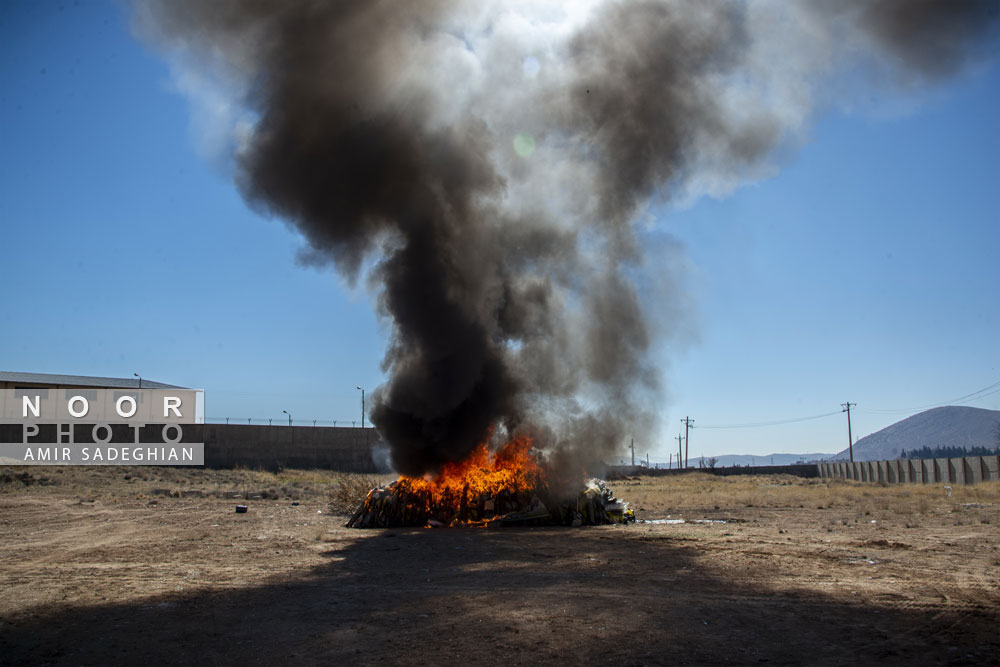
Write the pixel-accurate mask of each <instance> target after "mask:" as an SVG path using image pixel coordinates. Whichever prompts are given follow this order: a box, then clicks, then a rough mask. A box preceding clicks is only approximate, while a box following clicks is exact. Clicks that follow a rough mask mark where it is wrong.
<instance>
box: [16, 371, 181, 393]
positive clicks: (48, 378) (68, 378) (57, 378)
mask: <svg viewBox="0 0 1000 667" xmlns="http://www.w3.org/2000/svg"><path fill="white" fill-rule="evenodd" d="M141 381H142V388H143V389H186V388H187V387H178V386H177V385H173V384H164V383H162V382H153V381H152V380H147V379H146V378H142V380H141ZM139 382H140V379H139V378H136V377H132V378H105V377H92V376H89V375H52V374H49V373H15V372H13V371H0V389H28V388H38V387H44V388H47V389H77V388H104V389H138V388H139Z"/></svg>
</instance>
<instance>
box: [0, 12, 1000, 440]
mask: <svg viewBox="0 0 1000 667" xmlns="http://www.w3.org/2000/svg"><path fill="white" fill-rule="evenodd" d="M850 102H851V104H852V106H841V107H837V108H833V109H828V110H827V111H826V113H823V114H821V115H820V116H818V117H817V118H816V119H815V122H814V124H813V125H812V126H811V128H810V129H809V130H808V133H807V140H806V141H805V143H804V144H803V145H802V146H801V147H800V148H799V149H798V150H796V151H795V152H793V153H790V154H788V155H785V156H783V157H781V158H780V159H779V160H778V161H777V162H776V166H777V167H778V169H776V170H775V172H774V173H773V174H772V175H771V176H770V177H768V178H766V179H765V180H762V181H759V182H757V183H754V184H750V185H747V186H744V187H742V188H741V189H738V190H737V191H736V192H734V193H733V194H732V195H730V196H729V197H727V198H725V199H721V200H714V199H701V200H698V201H695V202H693V203H690V204H688V205H686V206H683V207H675V206H669V205H661V206H659V207H658V208H654V209H653V212H654V213H655V215H656V223H655V225H654V226H653V227H652V229H650V230H649V231H647V232H645V235H646V237H647V238H646V240H647V241H648V242H649V246H650V247H661V246H662V247H663V248H664V251H663V253H664V254H663V258H662V261H664V262H672V263H674V265H675V266H677V267H678V270H677V275H678V276H679V277H680V280H681V282H682V287H683V291H684V294H685V295H686V298H687V300H688V301H687V303H684V304H679V305H678V306H676V311H677V319H676V320H675V321H674V322H673V324H672V326H671V329H672V330H673V334H672V335H671V336H670V337H668V338H667V339H666V340H665V341H664V343H663V345H662V355H661V357H662V368H663V378H664V381H665V383H666V385H667V386H668V388H669V397H668V401H667V402H666V403H665V405H664V406H663V411H664V424H665V427H664V430H663V432H662V438H661V440H660V441H659V442H651V443H636V450H637V454H638V453H640V452H641V453H643V454H644V453H645V452H646V451H647V450H648V451H649V452H650V454H651V458H652V459H653V460H666V458H667V455H668V452H671V451H674V450H673V447H674V446H675V444H676V442H675V441H673V440H672V438H673V437H675V436H676V435H677V433H678V431H679V429H680V428H681V424H680V421H679V420H680V419H681V418H682V417H684V416H686V415H689V416H690V417H691V418H692V419H694V420H695V427H696V428H695V430H694V431H692V434H691V455H692V456H695V455H702V454H704V455H706V456H711V455H719V454H761V455H763V454H768V453H772V452H792V453H806V452H830V453H832V452H836V451H839V450H841V449H843V448H844V447H846V445H847V442H846V440H847V426H846V419H845V418H844V416H843V415H841V414H839V413H837V414H834V415H830V416H827V417H824V418H820V419H815V420H810V421H803V422H798V423H791V424H782V425H775V426H766V427H765V426H760V427H751V428H711V429H710V428H704V427H708V426H722V425H733V424H746V423H760V422H770V421H781V420H789V419H795V418H799V417H806V416H812V415H820V414H825V413H831V412H835V411H837V410H839V408H840V404H841V403H843V402H845V401H851V402H853V403H857V408H856V409H854V411H852V418H853V420H852V421H853V427H854V435H855V437H856V438H857V437H861V436H864V435H867V434H869V433H871V432H874V431H876V430H878V429H880V428H883V427H885V426H887V425H889V424H891V423H893V422H895V421H897V420H899V419H901V418H903V417H906V416H908V415H909V414H913V413H914V412H917V411H919V409H921V408H924V407H930V406H934V405H938V404H946V403H948V402H949V401H950V400H951V399H955V398H958V397H962V396H965V395H967V394H970V393H972V392H975V391H976V390H979V389H981V388H984V387H987V386H990V385H993V384H994V383H997V382H998V381H1000V344H998V342H1000V333H998V332H1000V312H998V311H1000V224H998V223H1000V176H998V174H1000V169H998V158H997V156H998V155H1000V129H998V125H997V118H1000V68H998V66H997V64H996V62H993V63H987V64H983V65H980V66H977V67H975V68H973V69H971V70H970V71H967V72H965V73H963V74H962V75H960V76H958V77H957V78H955V79H953V80H951V81H949V82H947V83H946V84H942V85H938V86H936V87H935V88H933V89H918V90H912V91H910V92H908V93H906V94H902V93H899V94H896V95H894V96H887V97H885V98H884V99H882V98H874V99H873V98H871V96H870V95H869V96H868V97H866V98H865V99H861V100H851V101H850ZM191 117H192V116H191V109H190V105H189V104H188V102H187V100H186V99H185V98H184V97H183V96H182V95H181V94H180V93H179V92H178V91H177V89H176V85H175V83H174V82H173V81H172V79H171V74H170V71H169V70H168V67H167V65H166V64H165V63H164V61H163V60H162V59H160V58H158V57H157V56H155V55H153V54H151V53H149V52H148V51H147V50H146V49H145V48H144V47H143V46H142V45H141V44H140V43H139V42H137V41H136V40H135V39H134V38H133V36H132V34H131V32H130V29H129V22H128V17H127V13H126V10H125V9H123V8H122V7H121V6H119V5H117V4H113V3H105V2H98V1H91V2H83V3H80V4H77V3H72V2H63V3H57V2H39V3H34V2H22V3H5V4H4V5H3V6H2V7H0V156H2V158H0V225H2V230H3V239H4V242H3V246H2V257H3V260H2V262H0V299H2V305H3V308H2V309H0V344H2V346H0V369H3V370H12V371H26V372H46V373H68V374H79V375H106V376H115V377H131V376H132V374H133V373H134V372H138V373H139V374H140V375H142V376H143V377H147V378H150V379H153V380H157V381H161V382H168V383H174V384H179V385H184V386H189V387H198V388H203V389H205V396H206V412H207V415H208V417H209V418H210V419H212V418H217V419H222V418H225V417H230V418H232V419H233V420H241V419H243V420H245V419H246V418H248V417H253V418H255V419H256V420H258V421H260V420H265V421H266V419H267V418H273V419H275V421H276V422H277V421H280V420H282V419H285V418H286V417H285V416H284V415H283V414H282V410H288V411H289V412H291V413H292V415H293V416H294V418H295V420H296V422H298V423H303V424H308V423H311V421H312V420H313V419H317V420H320V422H327V423H329V422H330V421H331V420H334V419H336V420H338V423H340V424H344V423H349V422H350V421H351V420H359V419H360V414H361V407H360V393H361V392H359V391H358V390H357V389H356V388H355V387H356V386H362V387H365V388H366V389H367V390H370V389H373V388H374V387H376V386H377V385H378V384H379V383H380V381H381V378H382V373H381V370H380V361H381V357H382V351H383V348H384V344H385V332H384V331H383V330H381V329H380V327H379V325H378V323H377V322H376V320H375V317H374V315H373V314H372V309H371V305H370V302H369V297H368V295H367V294H366V293H365V291H364V290H363V289H352V288H351V287H350V286H347V285H345V284H343V283H342V281H340V280H339V279H338V278H337V277H336V276H335V275H334V274H333V273H332V272H331V271H326V270H319V269H315V268H307V267H303V266H301V265H299V264H297V263H296V259H295V257H296V251H297V249H298V248H299V247H300V246H301V240H300V238H299V237H298V236H297V234H296V233H295V232H294V231H292V230H291V229H290V228H289V227H288V226H286V225H285V224H283V223H282V222H281V221H280V220H274V219H268V218H266V217H262V216H261V215H258V214H257V213H255V212H254V211H252V210H250V209H249V208H248V207H247V205H246V204H245V203H244V201H243V200H242V199H241V197H240V196H239V193H238V192H237V191H236V188H235V187H234V186H233V184H232V179H231V174H230V173H229V170H228V167H227V165H226V164H225V162H224V161H223V160H219V159H214V158H212V157H207V156H206V154H205V151H204V150H203V147H200V146H199V137H198V133H197V131H196V129H195V128H194V127H193V125H192V120H191ZM959 403H961V404H966V405H972V406H976V407H983V408H990V409H994V410H998V409H1000V391H994V390H991V391H990V392H985V395H981V396H979V397H974V398H973V400H964V401H960V402H959Z"/></svg>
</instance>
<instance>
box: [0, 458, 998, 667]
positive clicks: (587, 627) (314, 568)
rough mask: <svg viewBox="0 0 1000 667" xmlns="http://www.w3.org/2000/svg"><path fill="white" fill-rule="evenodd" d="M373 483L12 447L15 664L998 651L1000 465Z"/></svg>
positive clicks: (2, 501) (610, 659)
mask: <svg viewBox="0 0 1000 667" xmlns="http://www.w3.org/2000/svg"><path fill="white" fill-rule="evenodd" d="M370 483H371V480H359V479H358V477H357V476H348V475H342V474H336V473H328V472H318V471H285V472H283V473H280V474H277V475H272V474H269V473H263V472H250V471H240V470H237V471H211V470H203V469H195V470H182V469H176V468H120V467H108V468H55V467H52V468H0V562H2V563H3V564H2V565H0V592H2V594H0V664H3V665H21V664H55V665H106V664H150V665H163V664H191V665H201V664H225V665H229V664H241V665H257V664H263V665H269V666H273V665H279V664H316V663H326V664H337V665H355V664H358V665H368V664H376V663H378V664H384V665H395V664H406V665H445V664H462V665H480V664H481V665H487V664H488V665H494V664H524V665H550V664H552V665H557V664H558V665H562V664H588V663H589V664H612V665H647V664H649V665H660V664H664V665H666V664H670V665H703V664H710V665H711V664H758V663H768V664H772V665H774V664H778V665H784V664H787V665H798V664H812V665H840V664H844V665H853V664H872V663H880V664H888V665H895V664H900V665H902V664H906V665H914V664H969V665H984V664H998V663H1000V633H998V628H1000V625H998V621H1000V485H998V484H997V483H988V484H980V485H977V486H973V487H955V488H954V489H953V494H952V495H951V497H949V496H948V495H947V492H946V490H945V488H944V487H943V486H942V485H936V486H927V487H921V486H893V487H887V486H878V485H863V484H857V483H851V482H826V481H822V480H803V479H797V478H792V477H784V476H771V477H730V478H715V477H709V476H707V475H700V474H690V475H684V476H680V477H661V478H637V479H631V480H624V481H618V482H614V483H612V488H613V489H614V490H615V492H616V493H617V495H619V496H620V497H622V498H624V499H626V500H630V501H631V502H632V504H633V506H635V507H637V509H638V512H637V514H638V516H639V517H640V518H641V519H645V520H657V519H660V520H664V519H669V520H671V521H674V520H679V519H683V520H684V523H639V524H637V525H630V526H602V527H590V528H576V529H573V528H506V529H503V528H496V529H494V528H475V529H473V528H451V529H449V528H445V529H424V528H420V529H391V530H352V529H347V528H344V527H343V523H344V521H345V519H346V516H345V515H346V514H347V512H348V510H349V509H351V505H352V504H353V503H354V502H356V500H357V498H358V494H359V493H360V492H361V489H363V488H364V487H366V486H367V485H369V484H370ZM235 494H241V495H251V499H250V500H248V501H243V500H237V499H234V498H232V497H229V496H233V495H235ZM253 496H260V497H259V498H255V497H253ZM238 502H239V503H243V502H245V504H247V505H248V506H249V511H248V512H247V513H245V514H237V513H235V511H234V509H235V505H236V504H237V503H238ZM293 503H297V504H293Z"/></svg>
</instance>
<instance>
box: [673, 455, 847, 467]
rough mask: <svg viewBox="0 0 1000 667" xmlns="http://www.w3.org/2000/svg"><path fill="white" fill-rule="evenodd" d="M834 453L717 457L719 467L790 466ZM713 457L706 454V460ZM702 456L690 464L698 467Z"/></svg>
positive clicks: (716, 464) (692, 460) (716, 461)
mask: <svg viewBox="0 0 1000 667" xmlns="http://www.w3.org/2000/svg"><path fill="white" fill-rule="evenodd" d="M831 456H832V454H766V455H763V456H751V455H749V454H725V455H723V456H716V457H715V466H716V467H717V468H722V467H729V466H790V465H794V464H796V463H808V462H809V461H822V460H824V459H828V458H830V457H831ZM710 458H711V457H709V456H706V457H705V460H706V462H707V461H708V460H709V459H710ZM700 461H701V459H700V458H697V459H694V458H692V459H690V460H689V461H688V463H689V465H692V466H694V467H695V468H697V467H698V466H699V462H700Z"/></svg>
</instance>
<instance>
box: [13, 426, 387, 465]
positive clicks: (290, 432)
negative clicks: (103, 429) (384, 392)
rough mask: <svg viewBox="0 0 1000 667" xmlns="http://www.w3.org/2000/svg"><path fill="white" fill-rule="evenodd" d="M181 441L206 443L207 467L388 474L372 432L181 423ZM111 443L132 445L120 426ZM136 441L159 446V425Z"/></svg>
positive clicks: (84, 432) (52, 436) (86, 429)
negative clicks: (322, 469) (329, 470)
mask: <svg viewBox="0 0 1000 667" xmlns="http://www.w3.org/2000/svg"><path fill="white" fill-rule="evenodd" d="M73 426H74V428H73V430H74V438H73V441H74V442H76V443H78V444H87V443H93V438H92V437H91V429H92V426H93V425H92V424H74V425H73ZM182 428H183V438H182V442H203V443H205V465H206V466H207V467H210V468H233V467H236V466H246V467H249V468H266V469H269V470H273V469H276V468H328V469H332V470H343V471H345V472H387V468H388V466H387V461H386V452H385V448H384V446H383V444H382V441H381V439H380V438H379V436H378V433H376V432H375V430H374V429H371V428H366V429H362V428H345V427H329V426H250V425H239V424H183V425H182ZM112 431H113V433H114V435H113V442H116V443H129V442H132V440H133V437H134V434H133V432H132V430H131V429H130V428H129V427H128V426H126V425H124V424H117V425H114V426H113V427H112ZM21 438H22V427H21V425H20V424H0V442H21ZM55 441H56V426H55V425H52V424H48V425H42V426H41V427H40V432H39V437H38V438H36V442H55ZM140 442H142V443H151V442H162V437H161V435H160V425H154V424H150V425H148V427H147V428H145V429H142V430H141V431H140Z"/></svg>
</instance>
